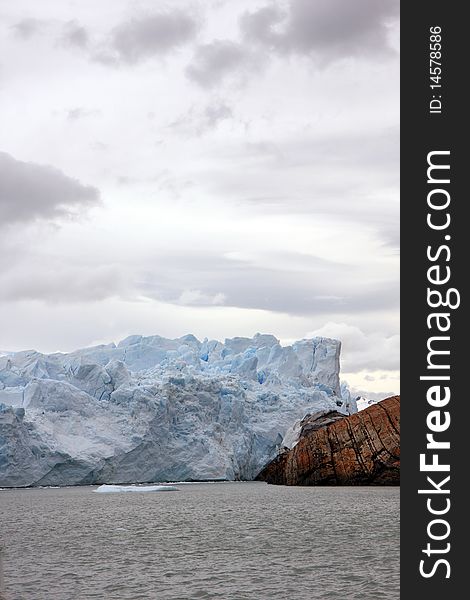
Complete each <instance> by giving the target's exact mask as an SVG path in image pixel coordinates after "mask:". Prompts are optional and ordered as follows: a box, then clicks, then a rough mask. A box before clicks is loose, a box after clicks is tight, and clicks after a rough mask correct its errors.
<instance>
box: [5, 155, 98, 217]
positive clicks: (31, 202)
mask: <svg viewBox="0 0 470 600" xmlns="http://www.w3.org/2000/svg"><path fill="white" fill-rule="evenodd" d="M98 201H99V192H98V190H97V189H96V188H94V187H92V186H87V185H83V184H82V183H80V182H79V181H78V180H76V179H73V178H71V177H68V176H67V175H65V174H64V173H62V172H61V171H59V170H58V169H55V168H53V167H50V166H44V165H38V164H35V163H29V162H23V161H20V160H16V159H15V158H13V157H12V156H10V155H9V154H7V153H6V152H0V225H8V224H12V223H26V222H31V221H36V220H38V219H56V218H61V217H73V216H75V215H77V214H79V213H80V212H81V211H82V210H84V209H87V208H90V207H91V206H93V205H95V204H97V203H98Z"/></svg>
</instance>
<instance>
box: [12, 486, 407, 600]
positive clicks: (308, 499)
mask: <svg viewBox="0 0 470 600" xmlns="http://www.w3.org/2000/svg"><path fill="white" fill-rule="evenodd" d="M178 487H179V491H177V492H160V493H158V492H157V493H155V492H154V493H140V494H134V493H127V494H96V493H93V491H92V490H93V489H95V488H92V487H84V488H79V487H74V488H62V489H31V490H5V491H0V511H1V514H0V536H1V540H2V542H1V543H2V544H3V546H4V551H3V563H4V588H5V591H4V594H3V598H4V599H5V600H75V599H76V600H85V599H86V600H87V599H89V598H90V599H91V598H99V599H100V600H112V599H119V600H138V599H151V600H192V599H195V600H196V599H197V600H201V599H205V598H208V599H209V598H222V599H224V600H245V599H250V600H291V599H292V600H307V599H308V600H311V599H317V598H318V599H335V600H345V599H348V600H351V599H355V598H358V599H359V598H360V599H361V600H367V599H370V600H378V599H379V598H380V600H388V599H398V597H399V577H398V573H399V490H398V489H397V488H367V487H364V488H345V487H343V488H325V487H322V488H320V487H318V488H314V487H308V488H302V487H278V486H269V485H267V484H264V483H217V484H211V483H206V484H191V485H179V486H178Z"/></svg>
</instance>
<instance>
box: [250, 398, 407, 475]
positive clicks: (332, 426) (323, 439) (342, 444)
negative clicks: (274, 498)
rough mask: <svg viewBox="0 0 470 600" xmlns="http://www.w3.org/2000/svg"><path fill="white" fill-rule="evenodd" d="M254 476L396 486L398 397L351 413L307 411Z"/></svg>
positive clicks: (397, 470) (398, 436)
mask: <svg viewBox="0 0 470 600" xmlns="http://www.w3.org/2000/svg"><path fill="white" fill-rule="evenodd" d="M256 479H258V480H261V481H267V482H268V483H274V484H281V485H399V483H400V397H399V396H392V397H391V398H387V399H386V400H382V401H381V402H378V403H377V404H374V405H372V406H370V407H369V408H366V409H365V410H363V411H360V412H358V413H356V414H353V415H351V416H344V415H343V414H340V413H338V412H330V413H328V414H321V415H320V416H318V414H317V415H311V416H307V417H306V418H305V419H303V420H302V421H301V422H300V431H299V435H298V440H297V441H296V443H295V445H294V446H293V447H292V449H290V450H289V449H285V450H284V451H283V452H282V453H281V454H279V455H278V456H277V457H276V458H275V459H274V460H273V461H272V462H270V463H269V464H268V465H267V466H266V467H265V468H264V469H263V470H262V471H261V472H260V473H259V475H258V476H257V478H256Z"/></svg>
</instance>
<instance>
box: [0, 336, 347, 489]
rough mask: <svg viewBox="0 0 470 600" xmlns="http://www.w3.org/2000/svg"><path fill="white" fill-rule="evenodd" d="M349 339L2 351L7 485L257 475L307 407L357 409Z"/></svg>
mask: <svg viewBox="0 0 470 600" xmlns="http://www.w3.org/2000/svg"><path fill="white" fill-rule="evenodd" d="M339 355H340V342H338V341H336V340H332V339H328V338H314V339H307V340H301V341H298V342H296V343H295V344H293V345H292V346H285V347H283V346H281V344H280V343H279V341H278V340H277V339H276V338H275V337H274V336H272V335H261V334H257V335H255V336H254V337H253V338H244V337H237V338H233V339H227V340H225V342H224V343H221V342H219V341H217V340H207V339H205V340H204V341H202V342H200V341H199V340H198V339H197V338H195V337H194V336H193V335H186V336H183V337H181V338H178V339H174V340H171V339H166V338H163V337H160V336H150V337H143V336H140V335H134V336H130V337H128V338H126V339H125V340H122V341H121V342H120V343H119V344H117V345H116V344H107V345H100V346H94V347H91V348H84V349H81V350H77V351H75V352H71V353H69V354H63V353H55V354H41V353H39V352H36V351H34V350H28V351H24V352H16V353H9V354H8V355H5V356H1V357H0V486H5V487H8V486H10V487H11V486H29V485H78V484H83V485H85V484H100V483H110V484H112V483H120V484H122V483H146V482H154V481H177V480H181V481H185V480H186V481H190V480H240V479H253V478H254V477H255V476H256V474H257V473H258V472H259V471H260V469H261V468H262V467H263V466H264V465H265V464H266V463H267V462H268V461H269V460H270V459H271V458H272V457H273V456H275V454H276V453H277V450H278V449H279V448H280V447H281V445H282V444H283V438H284V437H285V435H286V432H287V430H288V429H289V428H290V427H291V425H292V423H294V422H296V421H298V420H300V419H302V418H303V417H304V416H305V415H306V414H307V413H310V414H312V413H315V412H318V411H331V410H338V411H341V412H344V413H345V414H347V413H350V412H355V411H356V407H355V404H354V402H352V400H351V398H350V395H349V396H348V394H347V393H346V391H345V389H342V388H341V386H340V381H339Z"/></svg>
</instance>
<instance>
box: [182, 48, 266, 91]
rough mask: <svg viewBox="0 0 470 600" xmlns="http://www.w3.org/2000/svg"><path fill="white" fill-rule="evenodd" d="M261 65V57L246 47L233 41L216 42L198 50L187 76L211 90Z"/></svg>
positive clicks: (187, 70) (188, 68)
mask: <svg viewBox="0 0 470 600" xmlns="http://www.w3.org/2000/svg"><path fill="white" fill-rule="evenodd" d="M259 64H260V63H259V57H256V55H255V54H253V53H252V52H251V51H250V50H249V49H248V48H247V47H246V46H244V45H242V44H239V43H237V42H234V41H231V40H214V41H213V42H211V43H209V44H204V45H201V46H198V47H197V48H196V52H195V55H194V58H193V61H192V63H191V64H190V65H189V66H188V67H187V69H186V74H187V76H188V77H189V79H191V80H192V81H195V82H196V83H197V84H199V85H200V86H201V87H205V88H210V87H213V86H215V85H217V84H219V83H221V82H222V81H223V80H224V79H225V78H226V77H227V76H228V75H231V74H232V73H244V72H250V71H253V70H256V69H257V68H258V67H259Z"/></svg>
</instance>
